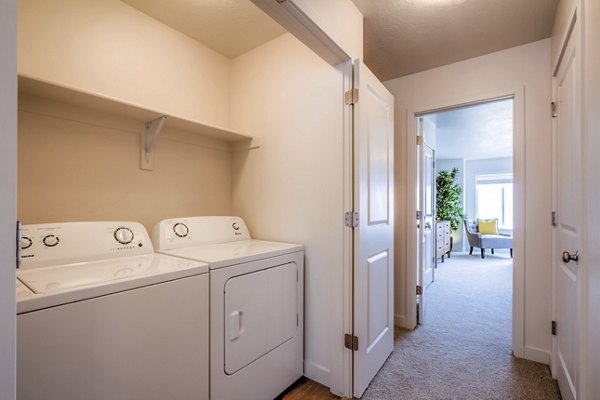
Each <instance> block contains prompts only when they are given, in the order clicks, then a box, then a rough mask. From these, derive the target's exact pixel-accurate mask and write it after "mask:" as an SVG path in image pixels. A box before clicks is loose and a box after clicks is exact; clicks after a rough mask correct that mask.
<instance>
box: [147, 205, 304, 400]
mask: <svg viewBox="0 0 600 400" xmlns="http://www.w3.org/2000/svg"><path fill="white" fill-rule="evenodd" d="M152 239H153V241H154V244H155V247H156V250H157V251H159V252H162V253H164V254H169V255H174V256H177V257H183V258H187V259H189V260H199V261H204V262H207V263H208V264H209V267H210V273H209V275H210V344H211V349H210V398H211V400H233V399H248V400H267V399H273V398H275V397H276V396H278V395H279V394H280V393H281V392H282V391H284V390H285V389H286V388H287V387H288V386H290V385H291V384H292V383H294V382H295V381H296V380H297V379H298V378H300V377H301V376H302V375H303V358H304V357H303V341H304V325H303V319H304V317H303V310H304V307H303V299H304V294H303V281H304V280H303V275H304V272H303V271H304V250H303V247H302V246H301V245H296V244H287V243H277V242H266V241H261V240H253V239H251V237H250V233H249V232H248V229H247V228H246V224H245V223H244V221H243V220H242V219H241V218H238V217H190V218H178V219H169V220H164V221H161V222H159V223H158V224H157V225H156V226H155V227H154V229H153V232H152Z"/></svg>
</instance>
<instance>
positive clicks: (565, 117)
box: [553, 24, 582, 400]
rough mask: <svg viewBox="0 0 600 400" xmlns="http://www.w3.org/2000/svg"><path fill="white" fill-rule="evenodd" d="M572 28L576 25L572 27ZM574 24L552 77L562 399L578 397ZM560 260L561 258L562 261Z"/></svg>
mask: <svg viewBox="0 0 600 400" xmlns="http://www.w3.org/2000/svg"><path fill="white" fill-rule="evenodd" d="M577 25H578V24H577ZM577 25H576V26H575V28H574V29H573V34H572V35H571V38H570V39H569V42H568V44H567V47H566V50H565V52H564V57H563V60H562V61H561V64H560V67H559V69H558V72H557V75H556V76H555V78H554V86H555V87H554V90H555V96H556V99H555V100H556V102H557V104H558V117H557V120H556V140H555V144H556V148H555V151H554V159H553V162H554V163H555V165H554V171H555V179H554V183H555V188H554V190H555V210H556V211H557V213H558V218H557V223H556V228H555V230H554V234H555V242H554V243H555V246H554V249H553V255H554V262H555V284H554V291H555V293H554V296H555V301H554V315H555V318H556V322H557V337H556V339H555V341H554V346H553V353H554V354H553V363H554V367H555V371H556V374H557V379H558V384H559V387H560V392H561V394H562V397H563V399H565V400H575V399H577V398H578V397H579V396H578V390H577V387H578V383H577V382H578V380H579V360H580V357H579V349H578V344H579V343H580V340H579V339H580V334H581V331H580V329H581V327H580V322H581V319H580V314H581V309H580V308H581V302H580V299H581V277H580V275H581V270H580V267H579V265H578V261H577V260H575V259H571V260H569V255H572V256H573V258H576V257H577V255H578V249H579V248H580V246H581V234H582V233H581V232H582V230H581V223H582V215H581V210H582V193H581V191H582V184H581V173H582V165H581V124H580V108H579V107H580V105H579V93H580V88H579V83H578V82H579V79H580V76H579V56H578V52H577V48H576V45H575V44H576V40H577V39H576V35H577V31H578V27H577ZM563 257H564V259H563Z"/></svg>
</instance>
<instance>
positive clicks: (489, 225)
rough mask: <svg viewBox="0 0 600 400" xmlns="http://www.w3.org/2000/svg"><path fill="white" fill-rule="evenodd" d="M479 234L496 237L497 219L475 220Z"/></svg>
mask: <svg viewBox="0 0 600 400" xmlns="http://www.w3.org/2000/svg"><path fill="white" fill-rule="evenodd" d="M477 225H478V227H479V233H481V234H482V235H498V218H494V219H479V218H477Z"/></svg>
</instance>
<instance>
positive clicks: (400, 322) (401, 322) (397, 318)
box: [394, 314, 408, 329]
mask: <svg viewBox="0 0 600 400" xmlns="http://www.w3.org/2000/svg"><path fill="white" fill-rule="evenodd" d="M394 326H398V327H400V328H405V329H408V327H407V326H406V315H399V314H394Z"/></svg>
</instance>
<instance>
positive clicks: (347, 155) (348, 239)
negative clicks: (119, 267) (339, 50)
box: [330, 61, 354, 397]
mask: <svg viewBox="0 0 600 400" xmlns="http://www.w3.org/2000/svg"><path fill="white" fill-rule="evenodd" d="M336 68H337V69H338V70H339V71H341V72H342V74H343V81H344V82H343V92H346V91H348V90H350V89H352V85H353V73H352V61H347V62H345V63H342V64H340V65H338V66H336ZM342 98H343V96H340V102H342V100H343V99H342ZM343 107H344V129H343V136H344V148H343V152H344V176H343V181H344V186H343V187H344V189H343V202H344V210H347V211H350V210H352V209H353V203H354V202H353V198H354V192H353V190H354V182H353V177H354V174H353V156H354V150H353V148H354V146H353V137H354V134H353V133H354V130H353V119H354V114H353V111H352V106H350V105H344V106H343ZM343 223H344V216H343V215H340V224H343ZM343 243H344V249H343V263H342V270H341V271H333V273H334V276H335V278H334V279H333V282H334V285H335V286H334V287H332V290H331V307H332V310H333V312H332V329H331V349H332V350H331V354H332V367H331V371H330V390H331V392H332V393H335V394H336V395H338V396H342V397H352V390H353V377H352V375H353V370H352V362H353V353H352V351H350V350H348V349H346V348H345V347H344V345H343V339H344V333H351V332H352V329H353V320H352V318H353V317H352V312H353V306H352V304H353V300H352V299H353V279H352V276H353V275H352V273H353V272H352V268H353V262H354V235H353V229H352V228H348V227H346V228H345V229H344V239H343Z"/></svg>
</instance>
